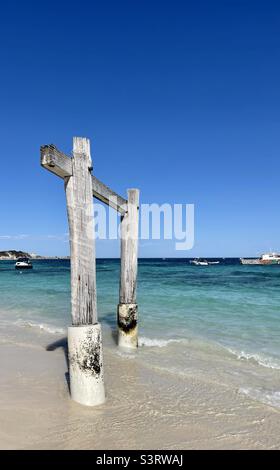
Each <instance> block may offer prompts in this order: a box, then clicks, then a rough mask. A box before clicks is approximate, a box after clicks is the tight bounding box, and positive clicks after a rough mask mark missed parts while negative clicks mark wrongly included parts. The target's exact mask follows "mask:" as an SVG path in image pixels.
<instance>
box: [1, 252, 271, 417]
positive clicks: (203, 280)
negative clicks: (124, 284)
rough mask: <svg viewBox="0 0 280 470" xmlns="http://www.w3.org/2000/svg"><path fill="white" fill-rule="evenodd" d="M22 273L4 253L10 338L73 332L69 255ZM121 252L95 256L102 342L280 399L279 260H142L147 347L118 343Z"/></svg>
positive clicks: (154, 365)
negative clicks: (251, 263)
mask: <svg viewBox="0 0 280 470" xmlns="http://www.w3.org/2000/svg"><path fill="white" fill-rule="evenodd" d="M33 266H34V269H33V270H30V271H24V272H22V273H21V272H19V271H16V270H15V269H14V262H11V261H0V327H1V338H0V341H2V342H12V341H15V338H17V341H18V339H19V338H22V341H27V338H28V341H31V340H30V338H31V337H30V335H27V336H26V332H27V331H28V332H30V331H34V334H38V335H41V336H42V335H44V334H49V335H53V338H54V341H55V339H56V338H59V337H61V336H62V335H65V333H66V328H67V326H68V325H70V323H71V314H70V262H69V261H68V260H36V261H34V262H33ZM119 270H120V263H119V260H115V259H98V260H97V295H98V315H99V320H100V322H101V323H102V326H103V336H104V343H105V346H106V347H109V348H111V349H112V350H113V349H114V350H115V351H116V354H117V355H121V356H123V357H127V359H128V360H131V359H135V360H137V363H138V364H141V362H142V361H143V362H144V363H145V365H148V366H149V368H150V369H151V370H152V371H154V373H155V374H156V373H160V372H161V371H164V372H165V373H168V374H170V380H172V376H174V375H175V376H180V377H182V378H184V377H189V376H192V377H196V378H201V379H202V380H203V379H205V378H207V380H208V381H211V382H213V383H215V384H217V385H219V384H221V385H223V386H224V385H226V386H228V387H231V388H234V390H236V393H240V394H245V395H248V396H249V397H251V398H252V399H253V400H256V401H259V402H262V403H265V404H267V405H270V406H272V407H275V408H280V381H279V377H280V342H279V337H280V266H277V265H276V266H242V265H240V264H239V260H238V259H220V264H218V265H211V266H193V265H191V264H189V261H188V260H187V259H140V260H139V275H138V304H139V346H140V347H139V350H138V351H137V352H136V353H128V352H126V351H120V350H118V349H117V346H116V342H115V332H116V310H117V304H118V288H119Z"/></svg>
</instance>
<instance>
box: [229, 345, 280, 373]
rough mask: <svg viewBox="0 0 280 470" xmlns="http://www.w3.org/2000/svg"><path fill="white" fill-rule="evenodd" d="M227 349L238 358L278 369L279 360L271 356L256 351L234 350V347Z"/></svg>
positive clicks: (279, 367)
mask: <svg viewBox="0 0 280 470" xmlns="http://www.w3.org/2000/svg"><path fill="white" fill-rule="evenodd" d="M227 349H228V351H229V352H230V353H231V354H233V355H234V356H236V357H237V359H240V360H247V361H253V362H256V363H257V364H259V365H260V366H263V367H267V368H269V369H279V370H280V362H278V361H277V360H275V359H274V358H272V357H266V356H263V355H262V354H257V353H247V352H245V351H235V350H234V349H230V348H227Z"/></svg>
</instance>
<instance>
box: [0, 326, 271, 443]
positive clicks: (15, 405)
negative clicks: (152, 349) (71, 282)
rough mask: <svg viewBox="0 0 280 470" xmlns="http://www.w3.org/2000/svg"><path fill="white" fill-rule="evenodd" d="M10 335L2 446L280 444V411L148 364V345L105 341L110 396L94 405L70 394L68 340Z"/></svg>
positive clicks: (1, 392) (0, 387) (2, 379)
mask: <svg viewBox="0 0 280 470" xmlns="http://www.w3.org/2000/svg"><path fill="white" fill-rule="evenodd" d="M5 338H6V339H5V341H4V340H2V341H1V344H0V361H1V376H0V415H1V427H0V448H1V449H151V448H154V449H170V450H173V449H279V448H280V438H279V436H280V419H279V418H280V416H279V415H280V412H279V410H277V409H276V408H272V407H270V406H267V405H264V404H261V403H259V402H257V401H254V400H252V399H250V398H249V397H246V396H245V395H242V394H240V393H238V391H237V390H234V389H233V388H232V387H226V386H221V384H217V383H215V380H213V381H209V379H207V380H203V379H202V378H201V377H196V376H195V375H193V376H191V375H190V376H188V377H186V376H184V377H178V376H176V375H174V374H172V373H167V372H166V371H162V370H155V369H154V368H151V367H150V366H149V364H148V363H147V364H146V366H143V362H140V361H139V360H138V357H140V356H141V354H142V351H141V348H140V349H139V351H138V352H137V354H136V356H129V355H127V354H126V353H122V352H120V351H118V350H117V347H116V345H115V344H114V340H113V338H111V339H108V338H107V339H106V341H105V348H104V355H105V383H106V394H107V400H106V403H105V404H104V405H101V406H99V407H96V408H88V407H84V406H81V405H78V404H76V403H74V402H73V401H72V400H71V399H70V396H69V390H68V382H67V372H68V369H67V362H66V358H65V346H66V339H65V337H61V336H59V335H56V337H54V335H50V334H47V333H46V332H41V331H39V332H38V331H33V329H26V331H25V333H24V335H23V334H22V332H21V334H20V336H19V332H18V331H16V329H14V330H13V331H12V330H11V331H10V335H9V339H7V335H6V336H5ZM106 343H107V344H106ZM137 356H138V357H137ZM97 430H98V431H97Z"/></svg>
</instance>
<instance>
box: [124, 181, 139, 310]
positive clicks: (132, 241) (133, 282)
mask: <svg viewBox="0 0 280 470" xmlns="http://www.w3.org/2000/svg"><path fill="white" fill-rule="evenodd" d="M138 224H139V190H138V189H129V190H128V203H127V212H126V214H125V215H124V216H122V218H121V277H120V304H134V303H136V286H137V264H138V263H137V257H138Z"/></svg>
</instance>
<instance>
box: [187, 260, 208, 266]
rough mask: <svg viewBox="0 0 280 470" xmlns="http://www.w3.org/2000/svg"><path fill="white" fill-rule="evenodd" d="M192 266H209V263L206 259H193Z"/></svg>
mask: <svg viewBox="0 0 280 470" xmlns="http://www.w3.org/2000/svg"><path fill="white" fill-rule="evenodd" d="M190 263H191V264H194V265H195V266H209V263H208V261H207V260H206V259H202V260H201V259H193V260H191V261H190Z"/></svg>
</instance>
